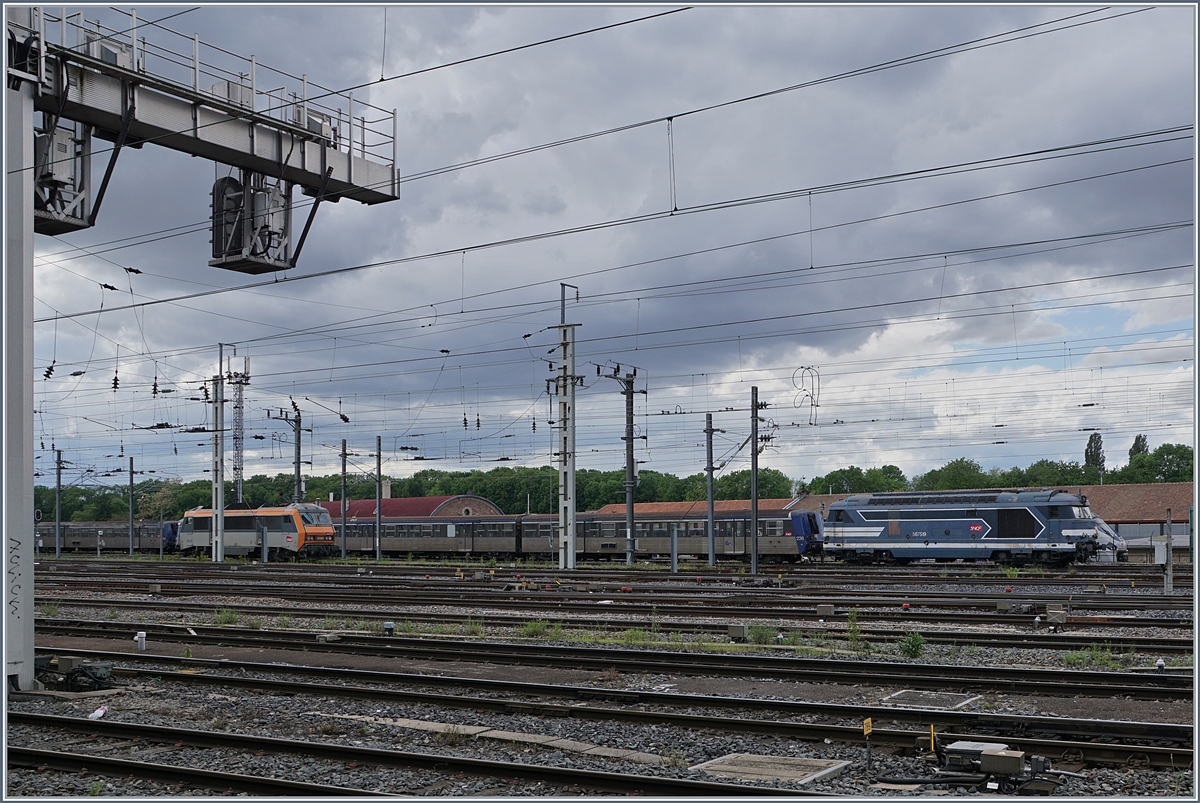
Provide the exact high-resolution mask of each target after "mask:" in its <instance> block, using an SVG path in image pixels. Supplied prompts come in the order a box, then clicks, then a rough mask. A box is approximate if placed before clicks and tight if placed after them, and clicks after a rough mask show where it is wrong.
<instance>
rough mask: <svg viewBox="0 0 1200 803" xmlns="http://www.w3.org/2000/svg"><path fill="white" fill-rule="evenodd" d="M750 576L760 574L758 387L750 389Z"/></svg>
mask: <svg viewBox="0 0 1200 803" xmlns="http://www.w3.org/2000/svg"><path fill="white" fill-rule="evenodd" d="M750 574H752V575H757V574H758V387H757V386H755V387H752V388H750Z"/></svg>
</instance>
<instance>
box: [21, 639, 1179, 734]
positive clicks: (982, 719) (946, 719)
mask: <svg viewBox="0 0 1200 803" xmlns="http://www.w3.org/2000/svg"><path fill="white" fill-rule="evenodd" d="M38 649H39V651H40V652H42V653H44V654H49V655H66V654H72V655H80V656H83V657H91V658H93V659H96V660H109V661H125V662H135V663H153V664H159V665H161V664H164V663H166V664H172V665H178V666H189V667H202V668H206V669H211V670H214V671H238V672H256V673H259V674H270V675H301V676H304V677H315V678H321V679H331V680H338V681H346V680H354V681H358V682H362V683H378V684H387V685H388V686H389V687H392V688H389V689H388V690H387V691H388V693H389V694H395V695H401V696H403V695H407V694H408V693H409V692H406V691H404V689H405V688H408V687H414V686H417V687H420V686H425V687H441V688H464V687H465V688H469V689H472V690H475V691H478V690H485V691H488V692H492V693H512V694H520V695H524V696H529V697H564V698H571V699H582V700H603V701H609V702H619V703H629V704H636V705H658V706H669V707H675V708H732V709H738V710H743V711H755V712H763V711H765V712H771V713H774V714H776V715H778V716H812V715H820V716H825V717H832V718H845V719H862V718H865V717H871V718H873V719H876V720H878V721H880V722H884V721H887V720H891V721H895V722H906V723H910V724H917V725H931V724H936V725H942V726H953V727H957V728H964V729H973V730H975V731H978V732H984V733H1016V734H1021V733H1025V732H1033V733H1053V734H1056V735H1058V736H1060V737H1068V736H1069V737H1072V738H1083V737H1094V736H1095V735H1096V734H1097V733H1102V734H1104V735H1105V738H1113V739H1125V740H1134V741H1136V740H1146V741H1160V742H1162V741H1169V742H1175V743H1191V742H1192V741H1193V736H1194V728H1193V726H1191V725H1180V724H1171V723H1157V722H1136V721H1128V720H1096V719H1074V718H1067V717H1046V716H1032V715H1022V714H996V713H991V712H985V711H959V710H953V709H941V708H915V707H900V708H896V707H892V708H888V707H885V706H870V705H849V704H845V703H825V702H807V701H799V700H780V699H774V698H758V697H729V696H717V695H704V694H683V693H680V692H658V691H646V690H641V689H607V688H604V687H595V686H572V685H565V684H547V683H530V682H528V681H520V680H491V679H485V678H469V677H456V676H453V675H424V674H412V673H406V672H381V671H377V670H369V669H349V668H343V667H327V666H312V665H301V664H265V663H260V662H255V661H237V660H230V659H224V658H221V659H218V658H179V657H173V656H172V657H165V656H156V655H145V654H140V653H123V652H105V651H99V650H71V649H67V648H53V647H51V648H38ZM113 671H114V672H115V673H117V674H120V675H129V676H134V677H138V676H146V677H159V676H164V677H166V676H171V677H177V678H178V679H180V680H185V681H189V680H192V679H195V680H196V682H198V683H209V682H217V680H216V679H226V678H232V679H233V684H234V685H237V684H243V683H244V684H253V683H255V682H256V681H255V679H254V678H247V677H245V676H244V675H219V674H195V673H191V672H178V673H171V674H170V675H165V674H164V672H163V670H162V669H160V668H157V667H155V668H137V667H132V668H129V667H118V668H115V669H114V670H113ZM210 679H213V680H210ZM332 688H333V689H337V688H340V687H332ZM351 688H353V687H351ZM365 688H367V689H368V691H372V692H373V691H375V689H373V688H371V687H365ZM334 693H337V692H336V691H335V692H334ZM414 694H419V693H414ZM414 699H416V698H414Z"/></svg>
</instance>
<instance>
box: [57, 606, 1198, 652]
mask: <svg viewBox="0 0 1200 803" xmlns="http://www.w3.org/2000/svg"><path fill="white" fill-rule="evenodd" d="M36 602H37V604H38V605H40V606H60V607H61V606H70V607H78V608H93V609H94V608H97V607H103V608H114V609H115V608H120V609H123V610H149V611H161V610H162V605H161V604H160V603H159V602H157V601H153V600H129V599H112V598H105V599H95V598H71V597H55V596H47V595H39V596H38V597H37V598H36ZM171 610H172V611H175V612H180V613H184V612H186V613H198V614H204V615H209V616H215V615H216V614H217V613H218V612H219V611H223V610H233V611H236V612H238V613H239V614H245V615H247V616H274V617H283V616H287V617H289V618H293V617H299V616H304V617H310V618H329V617H333V618H342V619H355V620H359V621H367V622H374V623H375V624H376V625H381V624H382V622H384V621H388V620H395V621H399V622H401V623H405V622H407V623H410V624H416V623H420V624H431V625H454V626H458V627H459V628H465V627H466V626H468V625H475V624H477V625H480V626H483V627H493V628H495V627H504V628H518V627H521V626H522V625H525V624H527V623H529V622H530V621H533V617H529V616H515V615H510V614H488V613H484V614H470V615H463V614H459V613H436V612H411V611H396V612H387V611H363V610H361V609H353V608H344V607H342V608H333V607H327V608H296V607H295V606H278V605H257V604H237V603H234V604H232V605H229V604H224V603H196V602H174V603H172V604H171ZM655 613H657V612H655ZM859 618H860V619H862V618H864V617H863V615H862V614H861V613H860V614H859ZM1028 618H1029V617H1024V619H1018V618H1016V617H1013V616H1011V615H1010V616H1008V617H1007V618H1006V617H996V618H994V619H993V620H992V621H990V622H979V623H976V624H1004V625H1010V626H1011V625H1017V624H1020V625H1025V621H1024V620H1027V619H1028ZM38 621H39V622H41V623H42V624H41V625H38V626H46V625H47V624H48V623H49V622H52V621H53V620H52V619H39V620H38ZM554 621H555V622H556V623H558V624H561V625H562V626H563V627H567V628H572V629H583V630H589V631H592V632H601V631H602V630H606V629H608V630H611V629H612V628H613V627H614V626H617V627H622V628H640V629H643V630H645V631H646V632H654V631H665V632H674V633H689V634H697V633H706V634H712V635H719V636H725V635H726V634H727V633H728V629H729V625H728V623H727V622H694V621H677V620H663V619H661V618H658V617H657V616H655V617H654V618H648V619H645V620H639V621H617V620H613V619H604V618H598V617H582V616H556V617H555V618H554ZM963 621H964V620H960V622H959V623H960V624H961V623H963ZM1158 621H1159V620H1147V619H1141V620H1136V621H1133V620H1131V621H1130V622H1125V621H1113V620H1111V619H1105V618H1103V617H1101V618H1096V617H1091V618H1089V617H1068V623H1069V624H1070V625H1071V626H1072V627H1112V626H1114V625H1121V626H1125V627H1134V626H1142V627H1159V626H1160V625H1159V624H1157V622H1158ZM929 622H930V620H927V619H924V620H918V619H916V618H915V617H913V618H908V619H907V621H906V623H905V624H906V626H909V627H915V626H918V625H919V624H920V623H929ZM902 629H903V628H897V627H895V626H892V627H887V628H869V627H868V628H862V627H860V628H859V630H860V634H861V636H862V637H863V638H866V639H869V640H871V641H875V642H890V641H898V640H900V639H902V638H904V636H905V634H904V633H902V632H900V631H901V630H902ZM779 630H780V631H781V633H787V632H791V631H792V630H796V632H797V633H799V634H801V635H804V634H805V633H807V632H809V631H806V630H805V629H803V628H791V627H787V626H783V627H780V628H779ZM811 632H813V633H819V634H820V635H821V636H822V637H824V638H834V639H839V638H840V639H845V638H847V637H848V633H847V631H846V629H845V628H840V627H831V626H827V625H823V626H822V627H820V628H819V629H817V630H814V631H811ZM921 635H922V637H923V638H924V639H925V641H926V642H929V643H932V644H950V645H958V646H987V647H1010V648H1020V647H1036V648H1040V649H1052V650H1080V649H1087V648H1089V647H1091V646H1092V645H1094V644H1096V643H1097V640H1099V641H1101V642H1103V644H1104V645H1105V646H1106V647H1108V648H1109V649H1110V650H1113V651H1116V652H1146V653H1152V654H1165V655H1190V654H1191V653H1192V652H1193V651H1194V648H1195V643H1194V641H1193V640H1192V639H1190V638H1149V637H1140V636H1111V635H1104V636H1101V637H1099V639H1098V638H1097V637H1096V636H1092V635H1086V634H1085V635H1069V634H1065V633H1049V632H1046V631H1038V632H1025V633H1013V632H980V631H969V630H956V631H954V632H953V633H945V632H938V631H934V630H926V631H925V632H922V634H921Z"/></svg>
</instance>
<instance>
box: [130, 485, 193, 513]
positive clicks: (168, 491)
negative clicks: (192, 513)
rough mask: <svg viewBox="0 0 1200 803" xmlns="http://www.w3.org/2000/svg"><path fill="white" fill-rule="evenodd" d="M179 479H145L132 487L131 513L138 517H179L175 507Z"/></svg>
mask: <svg viewBox="0 0 1200 803" xmlns="http://www.w3.org/2000/svg"><path fill="white" fill-rule="evenodd" d="M180 486H181V483H180V482H179V480H175V479H169V480H147V481H146V482H142V483H139V484H138V485H137V486H135V487H134V494H133V499H134V502H133V505H134V507H133V514H134V516H135V517H137V518H139V519H147V520H152V519H157V518H158V517H159V516H162V518H163V520H164V521H169V520H171V519H177V518H179V512H182V511H178V512H177V511H176V509H175V496H176V494H178V493H179V488H180Z"/></svg>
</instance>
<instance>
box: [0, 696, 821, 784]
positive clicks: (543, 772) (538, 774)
mask: <svg viewBox="0 0 1200 803" xmlns="http://www.w3.org/2000/svg"><path fill="white" fill-rule="evenodd" d="M8 720H9V722H10V723H12V722H17V723H20V724H26V725H38V726H41V727H47V728H57V729H60V730H70V731H75V732H80V733H98V734H101V735H104V736H115V737H118V738H125V739H141V740H144V741H156V742H165V743H170V744H187V745H193V746H196V747H213V746H220V747H228V748H233V749H238V750H245V751H250V752H258V751H270V752H276V753H291V754H298V755H306V756H313V757H316V758H322V759H326V760H331V761H340V762H345V763H355V764H377V765H380V766H390V767H406V768H412V767H416V768H420V769H428V770H435V771H437V772H440V773H443V774H447V775H453V774H456V773H467V774H471V775H482V776H486V777H490V778H505V779H517V780H522V781H531V780H536V781H542V782H545V783H550V784H553V785H555V786H565V787H571V786H583V787H587V788H592V789H604V790H610V791H618V792H631V791H637V792H641V793H643V794H644V793H649V794H658V795H676V796H681V795H687V796H698V795H708V796H720V797H722V798H726V799H727V798H730V797H739V796H750V795H770V796H793V797H794V796H797V795H805V796H820V797H825V795H820V794H819V793H815V792H808V791H802V790H797V789H778V788H775V787H770V786H752V785H742V784H731V783H721V782H717V781H692V780H683V779H678V778H667V777H662V776H656V775H633V774H629V773H619V772H601V771H599V770H584V769H577V768H564V767H554V766H550V765H540V764H519V763H514V762H510V761H490V760H487V759H478V758H464V757H459V756H450V755H441V754H432V753H416V752H409V751H400V750H384V749H381V748H372V747H364V746H360V745H353V746H345V745H338V744H331V743H327V742H298V741H296V740H295V739H282V738H278V737H273V736H248V735H245V734H237V733H227V732H223V731H198V730H195V729H190V728H169V727H165V726H162V725H141V724H136V723H130V722H117V721H112V720H89V719H84V718H80V717H63V716H56V715H51V714H29V713H23V712H9V714H8ZM9 750H10V756H11V750H12V748H9ZM84 758H88V759H90V758H91V757H90V756H84ZM10 760H11V758H10ZM351 793H352V794H354V793H357V792H356V791H355V792H351Z"/></svg>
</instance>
